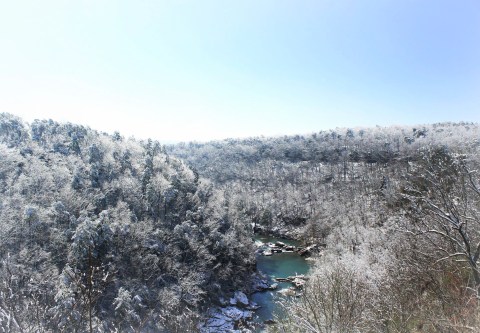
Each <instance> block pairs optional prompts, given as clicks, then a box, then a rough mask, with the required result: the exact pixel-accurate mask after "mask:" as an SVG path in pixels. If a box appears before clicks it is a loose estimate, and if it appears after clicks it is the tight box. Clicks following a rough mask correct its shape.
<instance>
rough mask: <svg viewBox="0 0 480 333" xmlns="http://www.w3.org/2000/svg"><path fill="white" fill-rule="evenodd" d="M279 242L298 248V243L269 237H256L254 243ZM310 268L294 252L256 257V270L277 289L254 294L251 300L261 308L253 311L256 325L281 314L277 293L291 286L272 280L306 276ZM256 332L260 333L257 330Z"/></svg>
mask: <svg viewBox="0 0 480 333" xmlns="http://www.w3.org/2000/svg"><path fill="white" fill-rule="evenodd" d="M277 241H281V242H283V243H285V244H287V245H293V246H298V245H300V244H299V242H296V241H291V240H287V239H281V238H275V237H270V236H262V235H256V236H255V242H256V243H257V244H259V245H260V243H262V244H267V243H275V242H277ZM309 268H310V261H308V260H305V258H304V257H301V256H300V255H299V254H298V253H296V252H291V253H285V252H283V253H274V254H273V255H272V256H264V255H262V254H258V255H257V270H258V271H259V272H262V273H264V274H266V275H267V276H268V277H269V279H270V283H278V289H277V290H275V291H262V292H257V293H254V294H253V295H252V296H251V299H252V300H253V301H254V302H256V303H257V304H258V305H260V306H261V308H260V309H258V310H257V311H255V319H254V321H255V322H256V323H263V322H264V321H265V320H269V319H273V318H274V316H275V315H277V316H278V315H280V316H281V314H282V309H281V307H280V306H279V305H278V304H276V301H278V300H279V299H280V297H284V296H282V295H281V294H280V293H279V292H278V291H279V290H281V289H284V288H289V287H291V286H292V285H291V284H290V283H287V282H276V281H274V280H273V279H274V278H276V277H279V278H286V277H288V276H292V275H295V274H307V273H308V270H309ZM257 332H261V330H258V331H257Z"/></svg>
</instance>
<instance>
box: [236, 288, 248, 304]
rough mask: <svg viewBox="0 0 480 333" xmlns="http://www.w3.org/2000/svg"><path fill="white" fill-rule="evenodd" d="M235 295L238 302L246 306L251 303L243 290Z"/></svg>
mask: <svg viewBox="0 0 480 333" xmlns="http://www.w3.org/2000/svg"><path fill="white" fill-rule="evenodd" d="M234 297H235V299H236V300H237V302H236V303H240V304H242V305H245V306H247V305H248V303H249V301H248V297H247V295H245V293H243V292H241V291H236V292H235V295H234Z"/></svg>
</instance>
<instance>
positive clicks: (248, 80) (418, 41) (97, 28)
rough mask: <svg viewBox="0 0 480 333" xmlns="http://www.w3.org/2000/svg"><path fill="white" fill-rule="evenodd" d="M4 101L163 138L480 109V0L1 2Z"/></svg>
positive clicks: (456, 117)
mask: <svg viewBox="0 0 480 333" xmlns="http://www.w3.org/2000/svg"><path fill="white" fill-rule="evenodd" d="M0 112H8V113H12V114H15V115H18V116H20V117H22V118H23V119H24V120H26V121H27V122H31V121H33V120H34V119H53V120H56V121H60V122H72V123H77V124H83V125H87V126H90V127H92V128H94V129H97V130H101V131H106V132H110V133H112V132H113V131H120V132H121V133H122V134H123V135H125V136H131V135H133V136H135V137H138V138H154V139H157V140H160V141H166V142H176V141H189V140H196V141H206V140H213V139H222V138H228V137H249V136H260V135H265V136H271V135H283V134H307V133H312V132H318V131H320V130H326V129H334V128H336V127H351V128H355V127H367V126H376V125H380V126H389V125H415V124H425V123H433V122H444V121H455V122H456V121H473V122H480V1H478V0H458V1H453V0H402V1H394V0H362V1H360V0H357V1H353V0H316V1H310V0H292V1H283V0H254V1H250V0H241V1H240V0H238V1H233V0H232V1H224V0H222V1H221V0H219V1H209V0H203V1H200V0H192V1H187V0H175V1H161V0H135V1H133V0H131V1H127V0H124V1H122V0H76V1H68V0H51V1H50V0H44V1H38V0H32V1H24V0H15V1H1V2H0Z"/></svg>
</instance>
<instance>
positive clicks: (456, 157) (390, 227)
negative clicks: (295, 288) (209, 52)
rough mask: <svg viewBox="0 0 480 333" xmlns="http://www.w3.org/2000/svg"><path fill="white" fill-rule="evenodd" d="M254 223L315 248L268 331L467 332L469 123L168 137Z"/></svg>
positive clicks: (471, 224)
mask: <svg viewBox="0 0 480 333" xmlns="http://www.w3.org/2000/svg"><path fill="white" fill-rule="evenodd" d="M168 151H169V152H171V154H173V155H176V156H178V157H180V158H182V159H184V160H185V161H187V163H188V164H189V165H190V166H191V167H192V168H194V169H195V170H198V172H199V173H200V174H202V175H203V176H206V177H208V178H209V179H211V180H212V181H213V182H214V183H215V185H216V187H217V188H218V189H220V190H221V191H223V192H224V193H225V196H226V198H228V201H229V202H230V205H232V206H233V207H235V209H237V210H238V211H239V214H241V215H242V216H243V217H244V219H246V220H248V221H249V222H250V223H253V224H255V225H256V226H257V228H258V230H262V231H263V232H268V233H271V234H274V235H284V236H285V235H286V236H290V237H292V238H296V239H301V240H303V241H304V242H305V243H307V244H322V245H324V246H326V247H325V249H324V250H322V251H320V253H319V254H318V256H317V257H316V265H315V269H314V270H313V272H312V273H311V278H310V281H309V283H308V284H307V286H306V288H305V290H304V293H303V296H302V297H301V298H300V299H299V300H294V301H292V302H287V304H285V305H286V308H287V310H288V311H287V313H288V314H289V315H288V316H287V318H283V320H281V321H279V322H278V323H277V325H276V326H275V327H273V328H272V327H271V328H270V330H271V331H275V332H285V333H286V332H321V333H324V332H332V333H333V332H477V331H480V314H479V309H478V299H479V288H480V278H479V276H480V274H479V268H478V264H479V256H480V176H479V166H480V154H479V153H480V127H479V126H478V125H477V124H471V123H441V124H432V125H422V126H416V127H406V126H404V127H398V126H397V127H386V128H383V127H376V128H357V129H336V130H331V131H322V132H319V133H313V134H310V135H305V136H285V137H277V138H252V139H244V140H225V141H220V142H209V143H204V144H200V143H186V144H180V145H174V146H169V147H168Z"/></svg>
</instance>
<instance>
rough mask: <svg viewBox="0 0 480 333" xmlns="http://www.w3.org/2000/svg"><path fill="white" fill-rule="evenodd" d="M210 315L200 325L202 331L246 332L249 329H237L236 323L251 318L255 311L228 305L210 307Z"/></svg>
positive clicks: (208, 332)
mask: <svg viewBox="0 0 480 333" xmlns="http://www.w3.org/2000/svg"><path fill="white" fill-rule="evenodd" d="M208 316H209V318H208V319H207V320H206V321H205V322H204V323H203V324H201V325H200V326H199V329H200V333H227V332H228V333H246V332H248V330H247V331H246V330H245V329H243V330H236V329H235V325H236V324H237V323H238V322H240V321H242V320H251V319H252V318H253V312H252V311H245V310H241V309H239V308H237V307H235V306H228V307H225V308H213V309H210V310H209V312H208Z"/></svg>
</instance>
